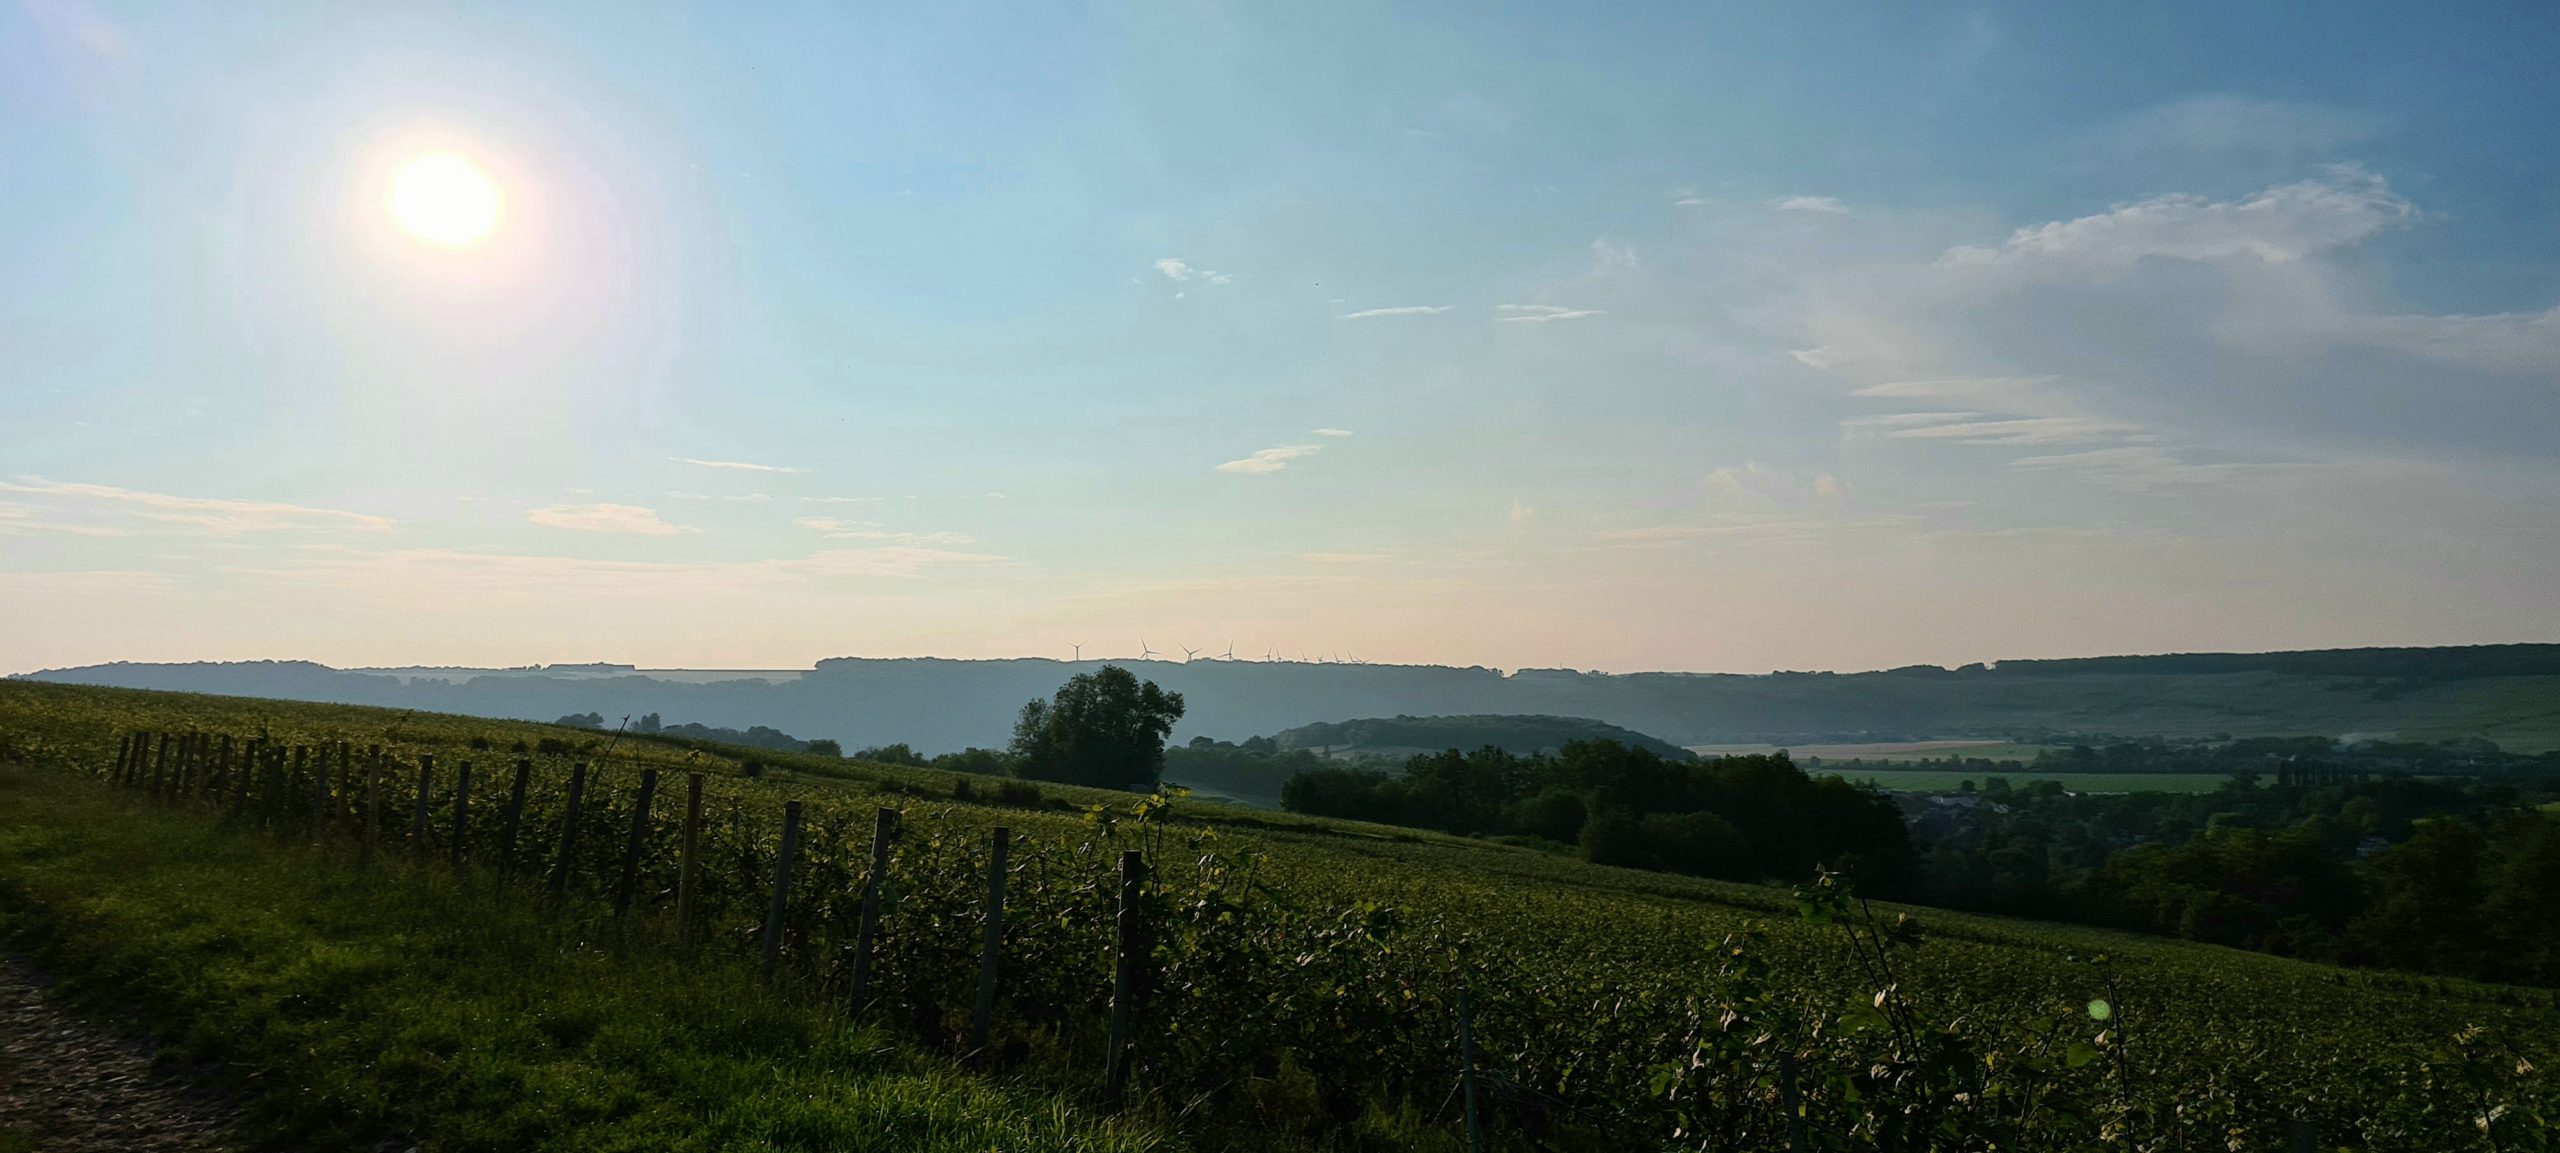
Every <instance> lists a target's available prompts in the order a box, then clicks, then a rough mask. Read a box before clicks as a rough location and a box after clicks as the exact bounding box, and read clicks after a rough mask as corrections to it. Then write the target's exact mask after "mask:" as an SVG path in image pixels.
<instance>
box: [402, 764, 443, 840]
mask: <svg viewBox="0 0 2560 1153" xmlns="http://www.w3.org/2000/svg"><path fill="white" fill-rule="evenodd" d="M435 778H436V758H435V755H434V754H432V753H420V754H418V801H417V803H416V804H414V805H411V806H409V855H410V856H412V857H415V856H418V855H420V854H422V853H425V852H426V851H427V794H428V793H429V792H430V791H432V790H433V789H434V787H435Z"/></svg>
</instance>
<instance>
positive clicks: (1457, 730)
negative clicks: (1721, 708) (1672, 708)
mask: <svg viewBox="0 0 2560 1153" xmlns="http://www.w3.org/2000/svg"><path fill="white" fill-rule="evenodd" d="M1271 737H1272V740H1273V741H1275V742H1277V743H1278V744H1279V746H1280V747H1281V748H1283V749H1332V750H1335V751H1337V752H1343V751H1348V752H1372V751H1377V752H1402V751H1414V752H1440V751H1442V750H1445V749H1458V750H1461V751H1465V752H1474V751H1475V750H1477V749H1481V748H1485V747H1488V746H1490V747H1493V748H1497V749H1501V750H1503V751H1504V752H1509V753H1521V754H1527V753H1536V752H1551V751H1553V750H1556V749H1560V748H1563V747H1564V746H1565V745H1567V744H1569V743H1571V742H1574V741H1616V742H1618V743H1619V744H1622V745H1628V746H1631V747H1634V748H1641V749H1650V750H1652V751H1653V752H1655V753H1658V754H1660V755H1662V756H1665V757H1669V758H1671V759H1672V760H1675V761H1685V760H1688V759H1689V750H1687V749H1684V748H1681V747H1680V746H1678V745H1675V744H1672V743H1671V742H1669V741H1666V740H1663V739H1661V738H1659V737H1648V736H1646V735H1644V734H1643V733H1639V732H1637V731H1635V730H1633V729H1627V728H1621V727H1619V726H1617V725H1613V724H1610V723H1608V722H1607V721H1595V720H1592V719H1590V718H1588V717H1540V716H1468V717H1412V716H1405V717H1370V718H1366V719H1362V720H1355V721H1333V722H1329V723H1318V724H1312V725H1300V726H1298V727H1297V728H1294V729H1285V730H1282V731H1280V732H1277V733H1273V734H1272V735H1271Z"/></svg>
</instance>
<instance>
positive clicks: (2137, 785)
mask: <svg viewBox="0 0 2560 1153" xmlns="http://www.w3.org/2000/svg"><path fill="white" fill-rule="evenodd" d="M1806 771H1807V772H1810V773H1814V774H1816V775H1825V774H1827V775H1830V776H1838V777H1846V778H1848V779H1850V780H1852V781H1874V782H1875V783H1877V784H1879V785H1882V786H1884V787H1885V788H1888V789H1894V790H1898V791H1901V792H1918V793H1952V792H1955V791H1956V789H1957V788H1958V787H1959V786H1961V785H1962V784H1963V783H1964V782H1966V781H1971V782H1973V783H1974V785H1975V787H1977V788H1979V787H1981V785H1982V783H1983V782H1984V781H1986V780H1988V779H1990V778H1992V777H1999V778H2001V779H2003V780H2006V781H2008V782H2009V786H2010V787H2011V788H2024V787H2026V784H2027V782H2029V781H2059V782H2061V783H2062V787H2063V788H2066V789H2069V790H2071V791H2072V792H2075V793H2210V792H2212V791H2214V790H2215V789H2219V788H2221V787H2222V786H2223V785H2224V784H2226V783H2228V782H2229V781H2230V780H2231V777H2230V774H2227V773H2025V772H2020V773H1983V772H1975V771H1966V770H1953V769H1868V768H1855V769H1848V768H1843V769H1834V768H1832V767H1830V766H1828V765H1825V766H1823V767H1821V768H1815V769H1807V770H1806Z"/></svg>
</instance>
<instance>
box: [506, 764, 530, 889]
mask: <svg viewBox="0 0 2560 1153" xmlns="http://www.w3.org/2000/svg"><path fill="white" fill-rule="evenodd" d="M532 783H533V762H532V761H530V760H527V759H525V758H523V757H517V758H516V783H515V787H514V788H511V789H509V790H507V812H506V815H505V816H504V817H501V818H500V819H499V825H500V828H499V830H498V877H499V879H501V880H504V879H505V878H506V877H507V876H508V875H510V874H512V873H513V872H514V871H515V867H516V836H517V834H518V833H519V832H520V831H521V830H522V829H523V828H524V794H525V789H526V787H527V786H529V785H531V784H532Z"/></svg>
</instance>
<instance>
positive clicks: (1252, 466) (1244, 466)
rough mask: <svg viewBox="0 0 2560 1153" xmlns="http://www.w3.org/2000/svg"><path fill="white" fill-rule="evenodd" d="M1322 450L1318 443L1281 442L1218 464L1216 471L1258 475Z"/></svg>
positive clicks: (1276, 469)
mask: <svg viewBox="0 0 2560 1153" xmlns="http://www.w3.org/2000/svg"><path fill="white" fill-rule="evenodd" d="M1323 451H1324V446H1323V445H1320V444H1283V445H1277V446H1274V447H1271V448H1263V449H1255V450H1254V452H1253V455H1251V456H1248V457H1244V458H1243V459H1241V460H1231V461H1228V462H1227V463H1225V464H1222V465H1219V466H1218V471H1219V472H1241V473H1247V474H1251V475H1256V476H1259V475H1261V474H1264V473H1273V472H1278V471H1280V470H1282V469H1284V468H1287V467H1289V462H1291V461H1295V460H1305V459H1306V458H1308V457H1311V456H1314V455H1315V454H1317V453H1320V452H1323Z"/></svg>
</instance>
